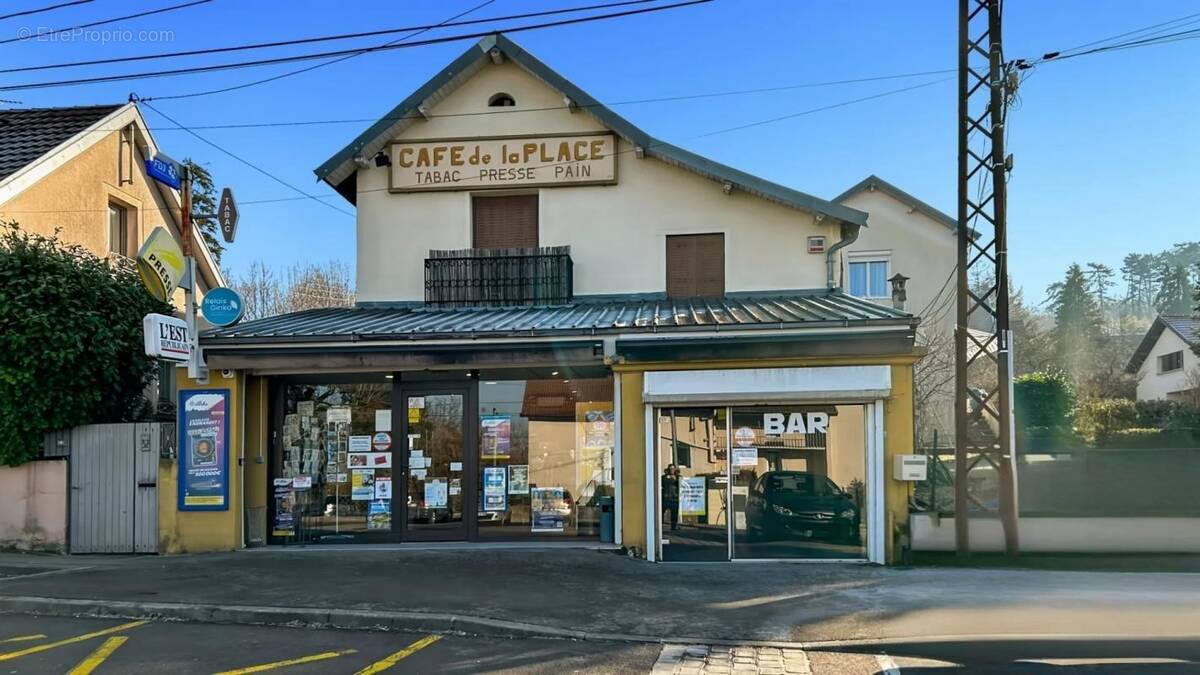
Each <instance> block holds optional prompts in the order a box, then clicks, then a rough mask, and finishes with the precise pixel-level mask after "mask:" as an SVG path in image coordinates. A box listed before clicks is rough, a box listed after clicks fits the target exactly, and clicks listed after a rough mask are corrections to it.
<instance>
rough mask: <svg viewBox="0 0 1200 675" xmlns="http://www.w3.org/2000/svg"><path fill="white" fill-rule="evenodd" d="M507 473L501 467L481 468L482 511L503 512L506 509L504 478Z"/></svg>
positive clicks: (506, 499) (506, 496)
mask: <svg viewBox="0 0 1200 675" xmlns="http://www.w3.org/2000/svg"><path fill="white" fill-rule="evenodd" d="M507 473H508V472H507V471H506V470H505V469H504V467H502V466H485V467H484V468H483V510H484V511H503V510H505V509H506V508H508V493H507V492H506V491H505V487H506V486H505V478H506V474H507Z"/></svg>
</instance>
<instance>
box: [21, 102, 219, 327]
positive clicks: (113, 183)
mask: <svg viewBox="0 0 1200 675" xmlns="http://www.w3.org/2000/svg"><path fill="white" fill-rule="evenodd" d="M156 152H157V146H156V145H155V143H154V139H153V138H152V137H151V136H150V134H149V131H148V130H147V128H146V124H145V121H144V120H143V119H142V116H141V114H140V113H139V112H138V109H137V106H135V105H134V104H128V105H125V106H122V107H120V108H119V109H117V110H116V111H115V112H113V113H112V114H110V115H108V116H107V117H105V118H104V119H101V120H100V121H99V122H97V123H95V124H93V125H92V126H91V127H89V128H88V129H86V130H85V131H83V132H81V133H79V134H77V135H76V136H74V137H73V138H71V139H68V140H67V141H65V142H64V143H62V144H61V145H59V146H58V147H57V148H55V149H54V150H52V151H51V152H48V153H46V154H45V155H43V156H42V157H40V158H38V159H37V160H35V161H34V162H31V163H30V164H28V165H27V166H25V167H24V168H22V169H21V170H19V171H17V172H15V173H14V174H12V175H11V176H8V177H7V178H5V179H4V180H2V181H0V220H3V221H13V222H16V223H17V224H18V225H19V226H20V227H21V229H24V230H27V231H30V232H36V233H38V234H43V235H52V234H54V233H55V232H56V231H57V232H58V237H59V238H60V239H61V240H62V241H63V242H65V243H68V244H77V245H80V246H83V247H84V248H86V249H87V250H88V251H90V252H92V253H93V254H95V255H97V256H101V257H103V256H106V255H108V254H109V252H110V251H109V234H108V233H109V228H108V207H109V205H110V204H115V205H118V206H120V207H122V208H124V209H125V210H126V213H127V214H128V216H127V223H128V244H127V248H126V250H125V251H122V252H120V253H121V254H123V255H125V256H127V257H133V256H135V255H136V254H137V250H138V248H139V247H140V246H141V244H142V242H143V241H145V239H146V237H147V236H149V234H150V233H151V232H152V231H153V230H154V228H155V227H160V226H161V227H165V228H166V229H167V230H168V231H170V232H171V234H172V236H174V237H175V239H176V240H177V241H178V240H179V238H180V234H179V226H178V218H179V197H178V194H177V193H175V192H174V191H173V190H170V189H168V188H165V187H163V186H160V185H159V184H157V183H155V182H153V181H152V180H151V179H150V178H148V177H147V176H146V171H145V166H144V160H145V159H147V158H149V157H151V156H153V155H154V154H155V153H156ZM194 242H195V246H194V248H195V250H196V251H197V252H198V253H197V267H198V268H199V271H200V277H201V278H200V283H199V291H200V297H202V296H203V293H204V292H205V291H206V290H207V289H209V288H212V287H213V286H219V285H223V281H222V279H221V274H220V270H219V269H218V267H217V265H216V262H215V261H214V260H213V259H212V256H211V255H209V253H208V251H207V249H206V248H205V245H204V243H203V241H202V240H201V239H200V238H199V237H198V236H196V237H195V238H194ZM174 304H175V306H176V307H179V308H180V309H182V308H183V291H182V290H177V291H176V295H175V298H174Z"/></svg>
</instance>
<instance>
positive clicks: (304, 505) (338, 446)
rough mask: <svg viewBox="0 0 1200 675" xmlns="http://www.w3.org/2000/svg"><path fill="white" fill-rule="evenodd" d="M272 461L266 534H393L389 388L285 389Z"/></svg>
mask: <svg viewBox="0 0 1200 675" xmlns="http://www.w3.org/2000/svg"><path fill="white" fill-rule="evenodd" d="M283 398H284V401H283V420H282V422H283V425H282V428H281V429H280V431H279V436H278V438H279V440H280V442H279V445H278V447H279V452H277V453H276V456H275V458H274V467H273V468H274V470H273V471H272V477H273V479H272V485H271V489H272V490H273V497H274V508H273V509H272V512H273V516H272V518H273V523H272V530H271V532H272V536H273V537H274V538H276V540H281V541H289V540H299V539H301V538H302V539H304V540H307V541H320V540H327V541H328V540H337V539H351V538H357V537H359V536H362V535H367V534H370V533H385V534H386V533H390V532H391V531H392V504H391V500H392V494H393V490H392V476H393V459H392V447H391V446H392V434H391V408H392V386H391V383H390V382H386V383H360V384H311V385H310V384H288V385H286V386H285V387H284V392H283Z"/></svg>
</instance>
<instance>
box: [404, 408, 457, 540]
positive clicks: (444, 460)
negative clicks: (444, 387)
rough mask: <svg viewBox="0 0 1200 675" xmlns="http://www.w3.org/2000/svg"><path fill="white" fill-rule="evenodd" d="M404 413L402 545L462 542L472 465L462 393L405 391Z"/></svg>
mask: <svg viewBox="0 0 1200 675" xmlns="http://www.w3.org/2000/svg"><path fill="white" fill-rule="evenodd" d="M401 398H402V400H403V403H404V407H403V410H404V411H405V415H404V418H403V419H404V424H403V429H404V432H403V436H404V438H403V443H402V447H403V457H402V462H403V464H402V466H403V467H404V483H403V484H404V495H403V497H402V499H403V501H402V503H401V504H402V505H401V506H400V507H399V508H401V509H403V516H402V518H403V523H404V529H403V532H402V537H403V539H404V540H406V541H454V540H466V539H467V533H468V527H469V526H470V525H471V524H472V523H473V522H474V519H473V518H472V517H470V515H469V514H474V508H475V505H474V503H473V502H474V490H473V489H472V488H471V486H472V485H473V484H474V483H473V478H472V477H471V472H472V470H473V468H474V467H473V466H471V464H472V463H471V462H470V461H469V459H468V457H467V453H466V451H465V449H466V440H467V439H465V438H464V432H465V430H466V424H465V422H466V418H465V412H466V406H465V400H466V392H465V391H416V390H414V391H406V392H405V393H404V394H403V396H402V397H401Z"/></svg>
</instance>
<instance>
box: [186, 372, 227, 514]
mask: <svg viewBox="0 0 1200 675" xmlns="http://www.w3.org/2000/svg"><path fill="white" fill-rule="evenodd" d="M228 411H229V390H228V389H207V390H205V389H196V390H184V391H181V392H179V510H180V511H228V510H229V419H228Z"/></svg>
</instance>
